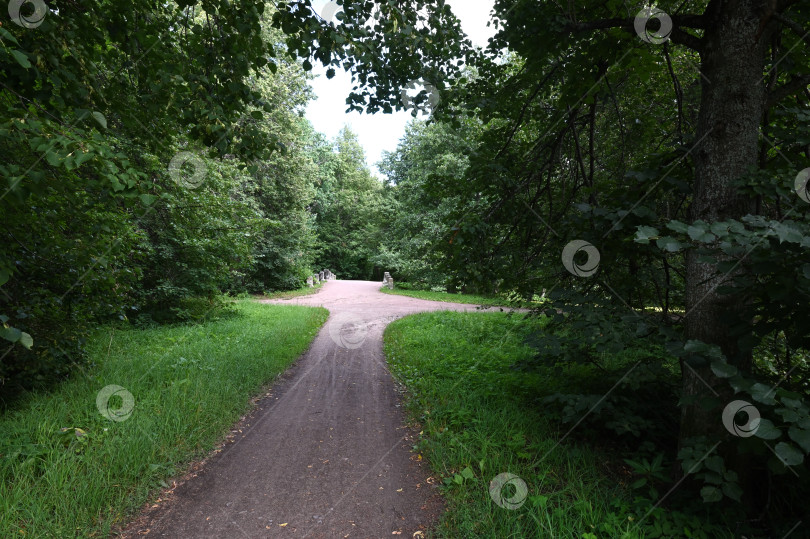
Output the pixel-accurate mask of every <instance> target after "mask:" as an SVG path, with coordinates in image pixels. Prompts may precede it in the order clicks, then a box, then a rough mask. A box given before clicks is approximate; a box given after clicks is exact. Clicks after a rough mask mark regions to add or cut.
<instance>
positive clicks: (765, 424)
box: [751, 418, 782, 440]
mask: <svg viewBox="0 0 810 539" xmlns="http://www.w3.org/2000/svg"><path fill="white" fill-rule="evenodd" d="M755 421H756V420H755ZM751 427H754V425H751ZM754 436H756V437H757V438H762V439H763V440H776V439H777V438H779V437H780V436H782V431H780V430H779V429H777V428H776V426H775V425H774V424H773V423H772V422H771V420H770V419H765V418H760V419H759V421H758V422H757V424H756V431H755V432H754Z"/></svg>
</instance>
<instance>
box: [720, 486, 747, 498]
mask: <svg viewBox="0 0 810 539" xmlns="http://www.w3.org/2000/svg"><path fill="white" fill-rule="evenodd" d="M722 489H723V494H725V495H726V496H727V497H729V498H731V499H732V500H734V501H735V502H739V501H740V498H741V497H742V493H743V490H742V488H740V485H738V484H737V483H723V486H722Z"/></svg>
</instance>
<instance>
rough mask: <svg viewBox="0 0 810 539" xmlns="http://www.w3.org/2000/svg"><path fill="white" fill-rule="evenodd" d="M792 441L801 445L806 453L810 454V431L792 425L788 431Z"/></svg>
mask: <svg viewBox="0 0 810 539" xmlns="http://www.w3.org/2000/svg"><path fill="white" fill-rule="evenodd" d="M788 436H790V439H791V440H793V441H794V442H796V443H797V444H799V447H801V448H802V449H804V452H805V453H810V430H807V429H801V428H799V427H797V426H796V425H791V427H790V428H789V429H788Z"/></svg>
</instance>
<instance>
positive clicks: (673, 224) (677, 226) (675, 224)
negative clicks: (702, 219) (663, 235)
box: [667, 221, 689, 234]
mask: <svg viewBox="0 0 810 539" xmlns="http://www.w3.org/2000/svg"><path fill="white" fill-rule="evenodd" d="M667 228H668V229H670V230H672V231H673V232H678V233H679V234H686V231H687V230H689V225H687V224H686V223H682V222H680V221H670V222H669V223H667Z"/></svg>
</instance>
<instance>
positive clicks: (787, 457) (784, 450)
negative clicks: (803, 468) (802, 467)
mask: <svg viewBox="0 0 810 539" xmlns="http://www.w3.org/2000/svg"><path fill="white" fill-rule="evenodd" d="M773 450H774V452H775V453H776V456H777V457H779V460H781V461H782V463H783V464H784V465H785V466H796V465H797V464H801V463H802V462H803V461H804V455H803V454H802V452H801V451H799V450H798V449H796V447H795V446H794V445H793V444H790V443H787V442H779V443H778V444H776V447H774V448H773Z"/></svg>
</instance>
